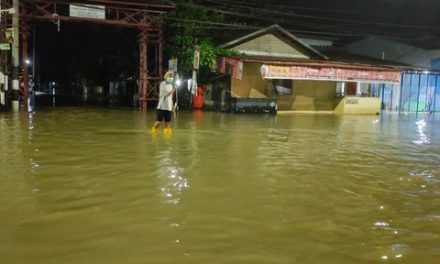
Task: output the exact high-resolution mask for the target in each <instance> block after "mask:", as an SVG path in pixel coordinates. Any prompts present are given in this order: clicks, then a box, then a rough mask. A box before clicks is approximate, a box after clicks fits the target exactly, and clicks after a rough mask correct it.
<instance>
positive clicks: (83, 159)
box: [0, 108, 440, 263]
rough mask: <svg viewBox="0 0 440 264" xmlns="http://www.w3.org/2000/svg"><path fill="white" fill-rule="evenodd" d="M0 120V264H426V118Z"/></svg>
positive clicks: (60, 114)
mask: <svg viewBox="0 0 440 264" xmlns="http://www.w3.org/2000/svg"><path fill="white" fill-rule="evenodd" d="M153 121H154V113H152V112H151V113H147V114H144V113H139V112H133V111H130V110H126V109H106V110H102V109H87V108H82V109H77V108H71V109H69V108H66V109H57V110H53V111H49V110H47V111H40V112H37V113H34V114H31V115H28V114H23V113H20V114H11V113H8V114H1V115H0V132H1V137H2V139H1V141H0V175H1V179H2V184H1V185H0V195H1V197H2V206H0V226H1V227H0V262H1V263H381V262H390V261H391V262H402V263H415V262H417V263H435V262H436V261H437V260H438V259H439V257H440V247H439V246H440V210H439V207H438V204H440V170H439V164H440V156H439V153H440V152H439V150H440V149H439V145H438V141H439V138H440V135H439V133H438V131H440V130H439V128H440V121H439V119H438V118H436V117H435V116H426V117H419V118H417V119H416V118H415V117H412V116H398V115H394V114H391V115H388V114H386V115H383V116H381V117H378V116H334V115H286V116H283V115H278V116H256V115H229V114H218V113H207V112H194V113H186V112H181V113H179V114H178V116H177V119H176V120H175V122H174V124H173V125H174V132H173V134H172V135H167V134H163V133H162V132H161V131H160V132H158V133H157V134H150V133H149V132H148V131H149V127H150V126H151V125H152V123H153Z"/></svg>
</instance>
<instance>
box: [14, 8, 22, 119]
mask: <svg viewBox="0 0 440 264" xmlns="http://www.w3.org/2000/svg"><path fill="white" fill-rule="evenodd" d="M12 7H13V8H14V9H15V12H14V14H13V16H12V29H13V32H14V41H13V43H12V90H13V94H12V111H14V112H18V111H19V108H20V105H19V101H18V100H19V97H20V83H19V80H18V78H19V76H18V73H19V71H20V59H19V57H20V54H19V51H20V30H19V23H20V21H19V19H20V8H19V0H13V4H12Z"/></svg>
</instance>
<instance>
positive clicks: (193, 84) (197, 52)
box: [190, 41, 200, 105]
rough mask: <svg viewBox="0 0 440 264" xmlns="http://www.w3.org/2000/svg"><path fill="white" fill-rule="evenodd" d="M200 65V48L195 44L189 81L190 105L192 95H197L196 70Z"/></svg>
mask: <svg viewBox="0 0 440 264" xmlns="http://www.w3.org/2000/svg"><path fill="white" fill-rule="evenodd" d="M196 43H197V41H196ZM199 65H200V46H199V45H197V44H196V46H195V47H194V61H193V72H192V81H191V94H190V105H191V101H192V97H193V95H197V70H198V69H199Z"/></svg>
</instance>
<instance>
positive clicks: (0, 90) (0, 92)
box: [0, 0, 15, 109]
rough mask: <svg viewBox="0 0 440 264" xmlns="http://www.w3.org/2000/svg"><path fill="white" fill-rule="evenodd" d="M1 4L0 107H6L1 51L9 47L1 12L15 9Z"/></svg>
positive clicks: (8, 12)
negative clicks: (6, 7) (5, 7)
mask: <svg viewBox="0 0 440 264" xmlns="http://www.w3.org/2000/svg"><path fill="white" fill-rule="evenodd" d="M3 4H4V1H3V0H0V109H1V108H6V91H7V90H8V83H7V82H8V81H7V76H6V74H5V65H6V62H5V57H4V53H3V51H9V50H10V48H11V47H10V44H9V42H6V40H5V38H4V36H5V27H6V23H4V22H5V21H4V19H3V18H2V14H3V13H6V15H8V14H13V13H14V11H15V10H14V9H13V8H10V9H2V8H3V7H4V5H3Z"/></svg>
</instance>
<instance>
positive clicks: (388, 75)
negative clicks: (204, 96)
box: [261, 64, 401, 83]
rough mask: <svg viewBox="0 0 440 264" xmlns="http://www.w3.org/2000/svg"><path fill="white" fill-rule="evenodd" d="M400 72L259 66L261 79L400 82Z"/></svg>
mask: <svg viewBox="0 0 440 264" xmlns="http://www.w3.org/2000/svg"><path fill="white" fill-rule="evenodd" d="M400 75H401V73H400V71H381V70H356V69H341V68H331V67H307V66H277V65H266V64H264V65H263V66H261V76H262V77H263V79H300V80H331V81H369V82H391V83H399V82H400Z"/></svg>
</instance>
